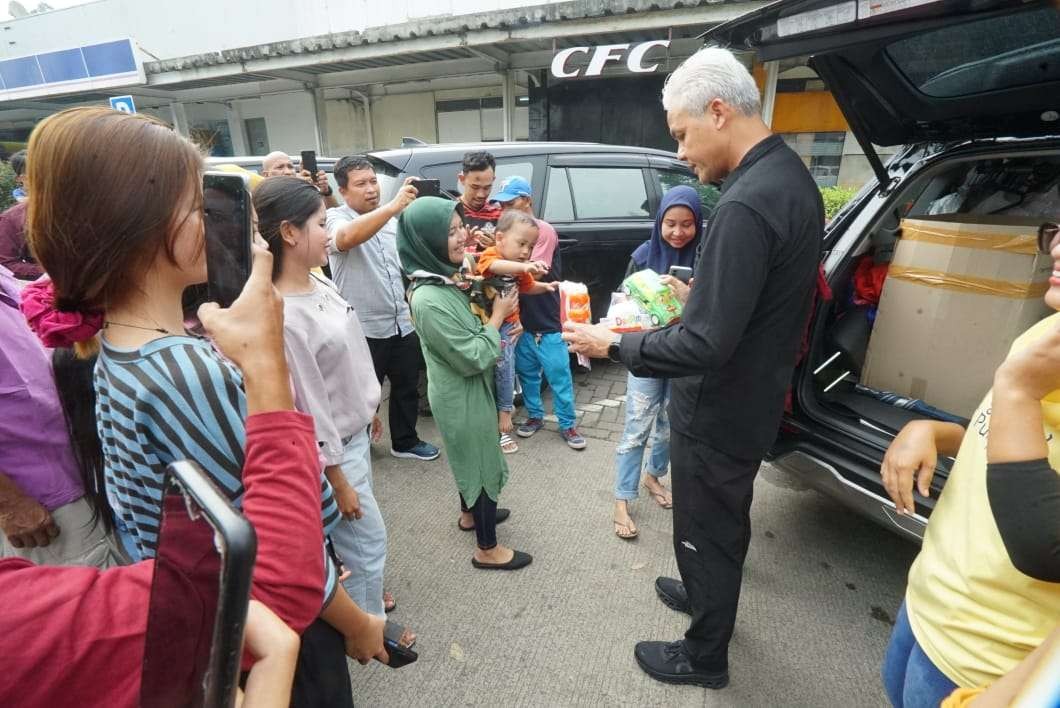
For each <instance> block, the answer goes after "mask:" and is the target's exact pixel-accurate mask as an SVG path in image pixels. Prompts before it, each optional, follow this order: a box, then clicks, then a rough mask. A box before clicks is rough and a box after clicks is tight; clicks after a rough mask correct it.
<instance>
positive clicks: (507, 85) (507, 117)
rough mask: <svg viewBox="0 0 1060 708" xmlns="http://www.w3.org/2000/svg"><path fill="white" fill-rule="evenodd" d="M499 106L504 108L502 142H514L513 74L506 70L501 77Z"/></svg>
mask: <svg viewBox="0 0 1060 708" xmlns="http://www.w3.org/2000/svg"><path fill="white" fill-rule="evenodd" d="M502 78H503V82H502V84H501V89H502V99H501V105H502V107H503V108H504V141H505V142H509V141H512V140H515V72H514V71H512V70H510V69H506V70H505V71H504V74H503V75H502Z"/></svg>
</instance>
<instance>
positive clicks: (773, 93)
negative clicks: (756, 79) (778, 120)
mask: <svg viewBox="0 0 1060 708" xmlns="http://www.w3.org/2000/svg"><path fill="white" fill-rule="evenodd" d="M765 70H766V85H765V87H764V90H763V91H762V120H763V121H764V122H765V124H766V125H768V126H769V127H773V108H774V106H775V105H776V102H777V75H778V74H779V73H780V64H779V63H778V62H775V61H767V62H766V63H765Z"/></svg>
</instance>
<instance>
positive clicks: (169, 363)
mask: <svg viewBox="0 0 1060 708" xmlns="http://www.w3.org/2000/svg"><path fill="white" fill-rule="evenodd" d="M95 384H96V394H97V400H96V416H97V418H96V419H97V421H98V425H99V435H100V441H101V443H102V446H103V456H104V473H105V476H106V486H107V497H108V499H109V500H110V504H111V506H112V508H113V509H114V514H115V526H116V528H117V530H118V534H119V536H120V538H121V540H122V543H123V545H124V547H125V550H126V552H127V553H128V554H129V556H130V557H131V558H132V559H133V560H134V561H138V560H143V559H145V558H153V557H154V555H155V550H156V548H157V545H158V527H159V521H160V514H161V499H162V475H163V473H164V472H165V467H166V465H168V464H169V463H170V462H174V461H177V460H184V459H191V460H194V461H195V462H197V463H198V464H199V465H200V466H201V467H202V468H203V470H204V471H205V472H206V473H207V474H208V475H210V477H212V478H213V481H214V482H215V483H216V484H217V486H218V488H219V489H220V490H221V491H222V492H223V493H224V494H225V495H226V496H227V497H228V498H229V499H230V500H231V501H232V503H233V504H235V505H236V506H239V505H240V504H241V503H242V498H243V483H242V470H243V455H244V453H243V448H244V444H245V439H246V425H245V420H246V415H247V402H246V395H245V393H244V391H243V377H242V375H241V374H240V372H239V370H238V369H237V368H236V367H235V366H233V365H232V364H230V363H229V362H228V361H226V360H225V359H223V358H222V357H221V356H220V355H218V354H217V353H216V352H215V351H214V350H213V348H212V347H211V346H210V344H209V343H208V342H207V341H206V340H203V339H198V338H195V337H187V336H170V337H162V338H161V339H156V340H154V341H152V342H148V343H147V344H145V345H144V346H142V347H140V348H139V349H132V350H129V349H118V348H115V347H113V346H110V345H108V344H107V343H106V342H104V343H103V350H102V352H101V353H100V356H99V361H98V363H97V364H96V374H95ZM320 479H321V498H322V511H321V516H322V519H323V523H324V533H325V534H327V533H329V532H330V531H331V529H332V528H333V527H334V526H335V525H336V524H337V523H338V521H339V519H340V515H339V509H338V505H337V504H336V503H335V498H334V493H333V492H332V489H331V485H330V484H329V483H328V481H327V479H326V478H325V477H324V475H323V474H321V477H320ZM329 565H330V564H329ZM328 576H329V581H328V588H327V589H326V592H325V597H327V598H330V597H331V592H332V589H333V585H334V578H333V572H329V573H328Z"/></svg>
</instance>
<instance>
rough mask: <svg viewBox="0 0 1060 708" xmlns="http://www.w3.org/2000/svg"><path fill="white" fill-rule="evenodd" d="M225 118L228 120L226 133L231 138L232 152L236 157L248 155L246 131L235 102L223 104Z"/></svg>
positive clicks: (241, 112) (240, 111)
mask: <svg viewBox="0 0 1060 708" xmlns="http://www.w3.org/2000/svg"><path fill="white" fill-rule="evenodd" d="M225 117H226V118H227V119H228V132H229V133H230V134H231V136H232V152H234V153H235V154H236V155H237V156H238V155H246V154H248V152H247V150H248V148H247V130H246V126H245V125H244V123H243V111H242V110H241V109H240V108H239V103H238V102H237V101H227V102H226V103H225Z"/></svg>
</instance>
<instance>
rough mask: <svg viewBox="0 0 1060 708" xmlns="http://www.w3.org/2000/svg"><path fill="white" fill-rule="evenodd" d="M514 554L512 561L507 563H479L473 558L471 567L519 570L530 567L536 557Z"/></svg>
mask: <svg viewBox="0 0 1060 708" xmlns="http://www.w3.org/2000/svg"><path fill="white" fill-rule="evenodd" d="M513 553H514V555H513V556H512V559H511V560H510V561H508V562H507V563H479V562H478V561H477V560H475V558H474V557H472V558H471V565H473V566H475V567H476V568H478V569H480V570H519V569H520V568H525V567H526V566H528V565H530V564H531V563H532V562H533V560H534V557H533V556H532V555H530V554H529V553H523V552H522V551H513Z"/></svg>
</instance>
